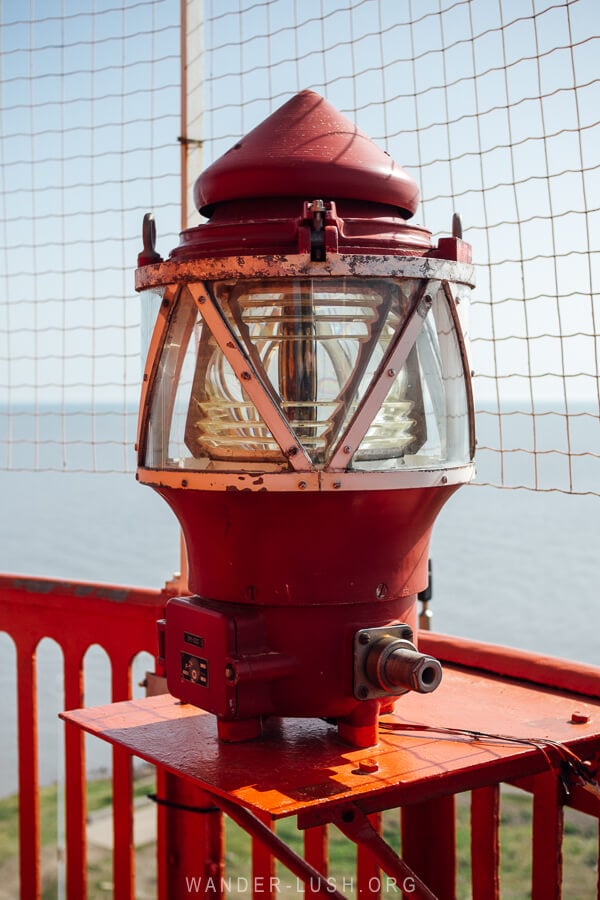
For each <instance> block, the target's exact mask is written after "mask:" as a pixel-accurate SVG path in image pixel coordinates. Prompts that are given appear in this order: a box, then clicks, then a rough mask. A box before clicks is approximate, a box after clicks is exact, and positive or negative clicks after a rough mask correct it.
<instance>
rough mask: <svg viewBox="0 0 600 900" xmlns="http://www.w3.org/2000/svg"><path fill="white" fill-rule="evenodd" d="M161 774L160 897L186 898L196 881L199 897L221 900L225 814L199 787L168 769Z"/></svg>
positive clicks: (159, 793) (159, 829) (158, 792)
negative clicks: (172, 773) (191, 885)
mask: <svg viewBox="0 0 600 900" xmlns="http://www.w3.org/2000/svg"><path fill="white" fill-rule="evenodd" d="M157 775H158V777H157V796H158V797H159V798H160V799H161V800H162V801H163V803H161V804H160V805H159V807H158V845H157V850H158V853H159V858H158V862H159V866H158V871H159V879H160V883H159V897H161V898H164V900H181V898H182V897H186V896H188V895H190V889H189V888H190V884H192V883H193V884H195V885H196V887H197V888H198V891H197V893H195V894H194V896H198V897H207V898H212V900H222V898H223V897H224V893H225V892H224V875H225V842H224V828H223V815H222V813H221V812H220V810H219V809H218V808H217V807H215V804H214V802H213V799H212V797H211V796H210V795H209V794H207V793H206V792H205V791H203V790H201V789H200V788H198V787H197V786H196V785H193V784H190V783H189V782H185V781H183V780H182V779H181V778H177V777H176V776H174V775H171V774H170V773H168V772H164V771H163V770H158V773H157ZM194 810H195V811H194ZM192 879H194V881H192Z"/></svg>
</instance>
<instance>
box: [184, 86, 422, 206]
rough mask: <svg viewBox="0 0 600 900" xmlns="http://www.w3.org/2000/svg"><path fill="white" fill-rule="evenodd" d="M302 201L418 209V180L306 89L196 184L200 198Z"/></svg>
mask: <svg viewBox="0 0 600 900" xmlns="http://www.w3.org/2000/svg"><path fill="white" fill-rule="evenodd" d="M289 196H296V197H302V198H303V199H308V200H312V199H314V198H316V197H322V198H338V197H340V198H349V199H353V200H365V201H368V202H369V203H382V204H387V205H389V206H395V207H397V208H398V209H400V210H401V211H402V214H403V216H404V217H405V218H408V217H409V216H411V215H413V214H414V212H415V211H416V208H417V205H418V200H419V191H418V188H417V185H416V184H415V182H414V181H413V179H412V178H410V176H409V175H408V174H407V173H406V172H405V171H404V170H403V169H401V168H400V166H398V165H397V164H396V163H395V162H394V161H393V160H392V159H391V157H390V156H389V155H388V154H387V153H385V152H384V151H383V150H381V149H379V148H378V147H377V146H376V145H375V144H374V143H373V142H372V141H371V140H370V138H368V137H367V136H366V135H365V134H364V133H363V132H362V131H360V129H359V128H357V127H356V125H355V124H354V122H351V121H350V120H349V119H347V118H346V117H345V116H343V115H342V114H341V113H340V112H338V110H337V109H336V108H335V107H334V106H332V105H331V104H330V103H328V101H327V100H325V99H324V98H323V97H321V96H319V94H316V93H314V91H302V92H301V93H299V94H296V96H295V97H292V99H291V100H288V102H287V103H285V104H284V105H283V106H281V107H280V108H279V109H277V110H276V111H275V112H274V113H272V115H270V116H269V117H268V118H267V119H265V120H264V122H261V124H260V125H258V126H257V127H256V128H255V129H254V130H253V131H251V132H250V133H249V134H247V135H246V136H245V137H244V138H242V139H241V140H240V141H238V143H237V144H235V145H234V146H233V147H232V148H231V150H229V151H228V152H227V153H225V154H224V155H223V156H222V157H221V158H220V159H218V160H217V161H216V162H214V163H213V164H212V165H211V166H209V168H208V169H206V170H205V171H204V172H203V173H202V175H201V176H200V178H198V180H197V181H196V185H195V188H194V201H195V203H196V206H197V207H198V209H199V210H200V211H201V212H202V213H204V214H209V213H210V211H211V209H212V208H213V207H214V206H215V205H216V204H218V203H223V202H224V201H227V200H241V199H245V198H251V199H256V198H262V197H289Z"/></svg>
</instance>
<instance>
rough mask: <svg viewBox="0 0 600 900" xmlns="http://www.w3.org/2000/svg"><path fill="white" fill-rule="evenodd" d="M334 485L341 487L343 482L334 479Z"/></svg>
mask: <svg viewBox="0 0 600 900" xmlns="http://www.w3.org/2000/svg"><path fill="white" fill-rule="evenodd" d="M333 486H334V488H341V486H342V482H341V481H334V482H333Z"/></svg>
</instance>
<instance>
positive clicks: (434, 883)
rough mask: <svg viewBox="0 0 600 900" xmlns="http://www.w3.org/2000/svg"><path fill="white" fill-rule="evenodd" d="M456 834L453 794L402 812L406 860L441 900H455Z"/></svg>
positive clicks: (403, 848) (416, 805)
mask: <svg viewBox="0 0 600 900" xmlns="http://www.w3.org/2000/svg"><path fill="white" fill-rule="evenodd" d="M455 832H456V825H455V810H454V796H453V795H448V796H445V797H437V798H436V799H435V800H427V801H425V802H424V803H415V804H413V805H411V806H405V807H404V808H403V809H402V857H403V859H404V862H405V863H406V864H407V865H409V866H410V867H411V869H413V870H414V872H415V873H416V874H417V875H418V876H419V877H420V878H422V879H423V881H424V882H425V884H426V885H427V887H428V888H429V889H430V890H431V891H432V892H433V893H434V894H435V895H436V897H437V898H438V900H455V890H456V888H455V883H456V846H455ZM406 896H410V895H409V894H407V895H406Z"/></svg>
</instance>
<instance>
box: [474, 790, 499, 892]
mask: <svg viewBox="0 0 600 900" xmlns="http://www.w3.org/2000/svg"><path fill="white" fill-rule="evenodd" d="M499 827H500V789H499V787H498V785H496V784H493V785H489V786H488V787H481V788H477V789H476V790H474V791H473V792H472V793H471V886H472V892H473V900H498V898H499V897H500V879H499V871H498V870H499V866H500V834H499Z"/></svg>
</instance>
